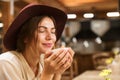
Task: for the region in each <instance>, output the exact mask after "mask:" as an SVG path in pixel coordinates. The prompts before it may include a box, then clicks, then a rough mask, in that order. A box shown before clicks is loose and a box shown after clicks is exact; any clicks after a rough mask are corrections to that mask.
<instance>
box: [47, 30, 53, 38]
mask: <svg viewBox="0 0 120 80" xmlns="http://www.w3.org/2000/svg"><path fill="white" fill-rule="evenodd" d="M46 39H47V40H51V39H52V33H51V32H50V31H48V32H47V35H46Z"/></svg>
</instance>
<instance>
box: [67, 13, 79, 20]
mask: <svg viewBox="0 0 120 80" xmlns="http://www.w3.org/2000/svg"><path fill="white" fill-rule="evenodd" d="M67 17H68V19H75V18H76V17H77V16H76V14H67Z"/></svg>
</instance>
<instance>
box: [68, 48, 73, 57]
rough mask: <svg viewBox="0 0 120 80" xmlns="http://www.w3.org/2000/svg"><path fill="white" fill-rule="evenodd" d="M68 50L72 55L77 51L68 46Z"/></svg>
mask: <svg viewBox="0 0 120 80" xmlns="http://www.w3.org/2000/svg"><path fill="white" fill-rule="evenodd" d="M68 52H69V53H70V55H71V56H72V57H73V56H74V54H75V52H74V51H73V50H72V49H71V48H68Z"/></svg>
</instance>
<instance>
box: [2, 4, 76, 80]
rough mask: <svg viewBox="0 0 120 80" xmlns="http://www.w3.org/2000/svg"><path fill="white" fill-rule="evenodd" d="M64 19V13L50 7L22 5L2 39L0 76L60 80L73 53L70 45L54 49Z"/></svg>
mask: <svg viewBox="0 0 120 80" xmlns="http://www.w3.org/2000/svg"><path fill="white" fill-rule="evenodd" d="M66 20H67V17H66V14H65V13H64V12H63V11H61V10H59V9H56V8H53V7H49V6H44V5H39V4H32V5H28V6H26V7H25V8H23V9H22V10H21V12H20V13H19V15H18V16H17V17H16V19H15V20H14V21H13V23H12V24H11V26H10V27H9V29H8V30H7V32H6V34H5V36H4V39H3V43H4V46H5V47H6V49H7V50H8V51H7V52H5V53H3V54H1V55H0V79H2V80H60V79H61V75H62V73H63V72H64V71H65V70H66V69H68V68H69V67H70V65H71V63H72V60H73V59H72V58H73V55H74V51H73V50H72V49H71V48H57V49H54V45H55V43H56V41H58V39H59V38H60V36H61V34H62V32H63V29H64V25H65V22H66ZM41 54H44V55H45V57H44V60H43V61H42V60H41V57H40V56H41Z"/></svg>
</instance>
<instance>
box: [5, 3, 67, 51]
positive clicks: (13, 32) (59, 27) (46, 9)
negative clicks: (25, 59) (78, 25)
mask: <svg viewBox="0 0 120 80" xmlns="http://www.w3.org/2000/svg"><path fill="white" fill-rule="evenodd" d="M41 15H49V16H52V17H53V18H54V19H55V22H56V33H57V34H56V37H57V40H58V39H59V38H60V37H61V34H62V32H63V29H64V27H65V23H66V21H67V15H66V14H65V13H64V12H63V11H61V10H59V9H57V8H53V7H50V6H45V5H38V4H35V5H28V6H26V7H25V8H23V9H22V10H21V11H20V13H19V15H18V16H17V17H16V18H15V20H14V21H13V23H12V24H11V25H10V27H9V28H8V30H7V32H6V34H5V35H4V38H3V44H4V46H5V48H6V49H8V50H15V49H16V48H17V47H16V42H17V36H18V33H19V31H20V29H21V26H22V25H23V24H24V23H25V22H26V21H27V20H28V19H30V18H31V17H34V16H41Z"/></svg>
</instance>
